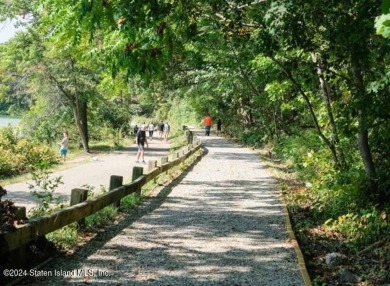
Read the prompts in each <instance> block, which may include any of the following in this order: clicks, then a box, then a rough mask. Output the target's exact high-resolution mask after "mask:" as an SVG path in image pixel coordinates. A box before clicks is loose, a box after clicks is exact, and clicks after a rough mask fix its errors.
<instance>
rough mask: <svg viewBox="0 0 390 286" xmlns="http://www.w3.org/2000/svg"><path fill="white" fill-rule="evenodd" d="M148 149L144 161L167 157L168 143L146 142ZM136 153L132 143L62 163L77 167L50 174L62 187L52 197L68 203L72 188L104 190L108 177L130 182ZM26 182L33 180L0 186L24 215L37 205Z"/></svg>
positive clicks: (157, 140) (107, 184) (155, 140)
mask: <svg viewBox="0 0 390 286" xmlns="http://www.w3.org/2000/svg"><path fill="white" fill-rule="evenodd" d="M149 147H150V148H147V149H146V151H145V160H146V161H148V160H153V159H154V160H155V159H157V158H159V157H162V156H165V155H167V154H168V152H169V141H168V142H165V141H160V140H159V139H157V138H155V139H154V140H152V141H149ZM136 154H137V146H136V145H135V144H134V145H133V146H131V147H128V148H124V149H123V150H120V151H114V152H112V153H110V154H89V155H85V156H83V158H82V160H83V161H82V162H77V161H76V162H70V161H69V162H67V163H66V164H73V163H75V164H80V165H78V166H76V167H73V168H69V169H66V170H63V171H59V172H55V173H53V174H51V175H50V177H51V178H55V177H60V176H61V177H62V181H63V184H61V185H60V186H59V187H58V188H57V189H56V191H55V195H56V196H60V197H62V198H63V199H64V200H65V201H69V199H70V193H71V190H72V189H74V188H80V187H82V186H89V187H91V188H93V189H94V190H99V189H100V187H101V186H103V187H105V188H106V189H108V187H109V184H110V176H111V175H117V176H123V178H124V180H126V179H131V176H132V170H133V167H134V166H142V164H136V163H135V156H136ZM76 160H79V159H76ZM29 183H30V184H31V183H33V181H31V180H30V181H26V182H21V183H16V184H10V185H6V186H3V188H4V189H6V190H7V197H6V198H7V199H10V200H12V201H14V202H15V205H17V206H25V207H26V210H27V212H28V211H29V210H30V209H31V208H32V207H35V206H36V205H37V202H38V201H37V200H36V199H35V198H34V197H33V196H32V195H31V193H30V189H29V188H28V186H29V185H28V184H29Z"/></svg>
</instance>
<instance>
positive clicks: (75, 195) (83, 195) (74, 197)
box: [70, 189, 88, 228]
mask: <svg viewBox="0 0 390 286" xmlns="http://www.w3.org/2000/svg"><path fill="white" fill-rule="evenodd" d="M87 198H88V190H87V189H73V190H72V191H71V195H70V205H71V206H73V205H77V204H79V203H82V202H84V201H86V200H87ZM77 225H78V227H79V228H83V227H84V226H85V218H83V219H81V220H79V221H78V222H77Z"/></svg>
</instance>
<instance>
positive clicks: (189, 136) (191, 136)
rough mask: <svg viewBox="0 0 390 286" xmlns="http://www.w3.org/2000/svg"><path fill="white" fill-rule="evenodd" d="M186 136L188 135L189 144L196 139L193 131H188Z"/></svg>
mask: <svg viewBox="0 0 390 286" xmlns="http://www.w3.org/2000/svg"><path fill="white" fill-rule="evenodd" d="M186 136H187V144H192V142H193V141H194V134H193V133H192V131H186Z"/></svg>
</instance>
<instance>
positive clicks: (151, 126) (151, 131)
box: [148, 123, 154, 141]
mask: <svg viewBox="0 0 390 286" xmlns="http://www.w3.org/2000/svg"><path fill="white" fill-rule="evenodd" d="M148 130H149V139H150V141H152V139H153V132H154V125H153V123H150V124H149V128H148Z"/></svg>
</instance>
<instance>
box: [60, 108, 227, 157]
mask: <svg viewBox="0 0 390 286" xmlns="http://www.w3.org/2000/svg"><path fill="white" fill-rule="evenodd" d="M212 124H213V119H212V118H211V116H210V114H208V115H207V116H206V117H205V118H204V127H205V135H206V136H210V130H211V126H212ZM221 127H222V122H221V119H219V118H218V120H217V136H218V135H219V133H220V132H221ZM170 129H171V127H170V126H169V124H168V122H165V123H164V122H160V123H158V125H157V131H158V137H159V138H160V140H163V139H164V140H165V141H167V140H168V136H169V132H170ZM146 130H148V133H149V139H150V141H152V140H153V134H154V131H155V126H154V124H153V123H152V122H151V123H150V124H149V126H148V127H146V124H145V123H143V124H142V125H141V128H138V126H137V125H135V126H134V129H133V132H134V134H135V135H136V143H137V146H138V152H137V157H136V163H139V162H140V160H142V163H145V159H144V152H145V144H146V147H147V148H149V143H148V140H147V136H146ZM59 145H60V155H61V158H62V160H63V161H64V162H65V160H66V155H67V153H68V146H69V137H68V132H67V131H65V132H64V133H63V139H62V141H61V142H60V143H59Z"/></svg>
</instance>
